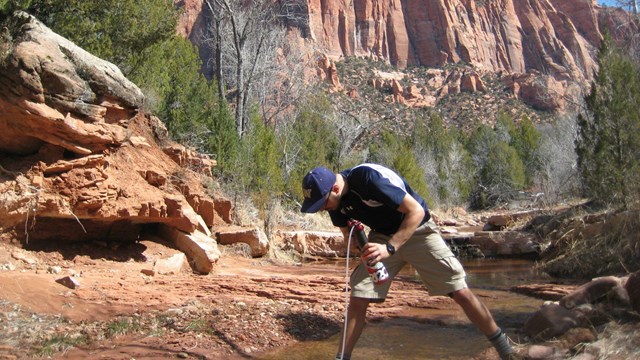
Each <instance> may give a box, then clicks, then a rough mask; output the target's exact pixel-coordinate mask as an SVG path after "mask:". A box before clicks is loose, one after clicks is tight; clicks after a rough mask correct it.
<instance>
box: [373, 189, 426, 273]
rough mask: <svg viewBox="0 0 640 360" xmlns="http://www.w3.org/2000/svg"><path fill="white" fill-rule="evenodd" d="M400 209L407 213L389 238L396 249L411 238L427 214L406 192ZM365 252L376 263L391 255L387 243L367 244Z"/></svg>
mask: <svg viewBox="0 0 640 360" xmlns="http://www.w3.org/2000/svg"><path fill="white" fill-rule="evenodd" d="M398 211H400V212H401V213H403V214H405V216H404V219H403V220H402V223H401V224H400V228H399V229H398V231H396V233H395V234H393V236H391V239H389V243H390V244H391V245H393V246H394V247H395V248H396V249H399V248H401V247H402V245H404V243H405V242H407V240H409V238H410V237H411V235H413V233H414V232H415V231H416V229H417V228H418V226H419V225H420V223H421V222H422V219H424V216H425V213H424V208H423V207H422V206H421V205H420V203H418V202H417V201H416V199H414V198H413V197H412V196H411V195H409V194H406V195H405V196H404V198H403V199H402V202H401V203H400V206H399V207H398ZM363 253H364V255H365V257H366V258H367V259H369V260H373V262H374V263H375V262H378V261H380V260H383V259H386V258H388V257H389V256H391V255H390V254H389V252H387V247H386V245H385V244H376V243H369V244H367V246H365V248H364V250H363Z"/></svg>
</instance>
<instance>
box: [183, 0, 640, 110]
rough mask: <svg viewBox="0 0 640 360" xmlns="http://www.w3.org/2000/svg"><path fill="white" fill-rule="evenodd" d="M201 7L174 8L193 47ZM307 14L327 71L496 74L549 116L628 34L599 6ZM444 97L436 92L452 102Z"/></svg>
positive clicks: (506, 4)
mask: <svg viewBox="0 0 640 360" xmlns="http://www.w3.org/2000/svg"><path fill="white" fill-rule="evenodd" d="M203 1H204V0H186V1H181V2H180V4H178V6H182V8H183V9H185V10H186V11H185V14H186V15H184V17H183V18H182V22H183V23H185V24H183V26H182V29H189V31H187V33H186V34H184V35H185V36H187V37H189V38H190V39H191V40H192V41H193V42H194V43H196V44H198V43H199V42H201V41H202V40H201V39H200V38H202V36H198V35H196V34H199V33H200V34H201V33H203V29H205V28H206V26H207V25H206V23H207V21H206V18H207V17H206V16H203V14H202V12H200V13H199V14H198V15H196V14H195V13H198V10H197V9H204V7H202V6H201V5H202V2H203ZM198 4H200V5H198ZM305 5H306V6H304V7H302V10H299V11H300V12H301V13H300V14H298V16H300V17H302V18H304V19H305V20H306V21H299V22H297V25H296V26H299V27H300V26H303V27H304V28H303V29H302V31H300V33H301V34H304V36H305V37H306V40H307V42H306V44H307V46H308V48H309V51H312V52H316V51H317V52H320V53H322V55H323V57H324V58H325V59H326V60H325V62H326V61H329V62H332V61H336V60H338V59H340V58H343V57H346V56H358V57H366V58H371V59H374V60H379V61H385V62H388V63H390V64H391V65H394V66H396V67H397V68H399V69H404V68H408V67H412V66H423V67H428V68H441V67H444V66H445V65H447V64H456V63H461V64H464V65H467V66H470V67H471V68H473V71H474V72H475V73H476V74H479V75H480V76H481V77H482V76H483V73H493V74H497V75H498V77H499V78H500V79H502V81H503V83H504V84H505V85H506V86H507V87H508V88H509V89H510V91H512V93H513V94H514V95H515V96H518V97H521V98H522V99H523V100H525V102H527V103H528V104H530V105H532V106H533V107H535V108H537V109H539V110H551V111H554V110H558V109H562V108H563V106H564V105H563V102H564V100H563V98H572V97H575V96H579V94H581V93H584V90H585V88H586V87H588V84H589V82H590V80H591V79H592V78H593V74H594V73H595V71H596V70H597V49H598V46H599V45H600V41H601V39H602V38H603V33H604V31H605V30H606V31H608V32H609V33H611V34H613V35H614V38H615V37H616V36H617V34H616V33H619V32H620V31H619V29H621V28H625V25H624V24H623V23H624V20H623V18H624V17H625V12H624V11H622V10H620V9H613V8H603V7H600V6H598V5H597V2H596V0H573V1H566V0H307V1H306V3H305ZM187 15H188V16H187ZM300 24H304V25H300ZM636 31H637V30H636ZM200 49H201V55H203V58H205V59H211V55H210V54H208V55H207V54H204V53H203V51H204V52H206V51H210V50H206V46H201V47H200ZM209 64H211V62H209ZM205 72H206V73H207V74H211V69H205ZM443 76H444V77H445V78H446V77H450V74H449V73H446V74H443ZM474 76H477V75H474ZM445 85H447V84H445ZM456 86H457V85H454V86H453V87H456ZM447 87H448V88H451V87H452V86H451V85H450V84H448V85H447ZM444 90H446V89H444ZM444 90H443V88H438V89H431V93H436V94H447V93H450V91H444ZM443 91H444V92H443ZM545 94H552V95H551V96H549V95H545Z"/></svg>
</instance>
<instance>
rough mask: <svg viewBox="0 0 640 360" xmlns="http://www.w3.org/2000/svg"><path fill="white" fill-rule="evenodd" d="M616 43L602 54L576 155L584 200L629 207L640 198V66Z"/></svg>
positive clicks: (580, 121)
mask: <svg viewBox="0 0 640 360" xmlns="http://www.w3.org/2000/svg"><path fill="white" fill-rule="evenodd" d="M611 44H612V43H611V41H610V39H608V38H607V39H605V41H604V42H603V45H602V46H601V48H600V51H599V54H598V63H599V65H600V66H599V70H598V73H597V75H596V77H595V80H594V82H593V84H592V86H591V92H590V94H589V95H588V96H587V97H586V98H585V102H586V106H587V110H588V112H585V113H583V114H580V116H579V117H578V139H577V140H576V152H577V154H578V168H579V170H580V174H581V178H582V181H583V187H584V193H585V195H586V196H588V197H590V198H592V199H594V200H597V201H600V202H601V203H611V204H614V205H618V204H621V205H625V206H629V205H630V204H631V203H634V202H637V201H638V199H639V198H640V196H639V195H640V66H639V65H638V63H636V62H634V61H633V59H632V58H631V57H630V56H628V55H627V54H625V53H623V52H622V51H621V50H620V49H618V48H616V47H614V46H613V45H611Z"/></svg>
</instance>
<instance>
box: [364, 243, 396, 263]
mask: <svg viewBox="0 0 640 360" xmlns="http://www.w3.org/2000/svg"><path fill="white" fill-rule="evenodd" d="M362 255H363V257H364V258H365V259H366V260H367V262H369V263H370V264H371V265H373V264H375V263H377V262H378V261H382V260H384V259H386V258H388V257H390V256H391V255H390V254H389V252H388V251H387V245H385V244H378V243H368V244H367V245H365V246H364V248H363V249H362Z"/></svg>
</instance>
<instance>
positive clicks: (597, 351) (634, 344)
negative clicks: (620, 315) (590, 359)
mask: <svg viewBox="0 0 640 360" xmlns="http://www.w3.org/2000/svg"><path fill="white" fill-rule="evenodd" d="M585 352H587V353H590V354H594V355H597V358H598V359H602V360H628V359H640V323H637V322H636V323H627V324H619V323H616V322H611V323H609V324H607V325H605V326H604V328H603V330H602V331H601V332H600V335H599V336H598V340H597V341H596V342H593V343H591V344H588V345H587V346H586V347H585Z"/></svg>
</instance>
